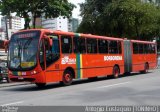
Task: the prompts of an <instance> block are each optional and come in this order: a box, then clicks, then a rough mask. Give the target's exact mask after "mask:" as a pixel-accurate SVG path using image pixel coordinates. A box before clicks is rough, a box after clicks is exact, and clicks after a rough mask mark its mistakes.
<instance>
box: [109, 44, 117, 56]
mask: <svg viewBox="0 0 160 112" xmlns="http://www.w3.org/2000/svg"><path fill="white" fill-rule="evenodd" d="M109 53H110V54H118V44H117V41H109Z"/></svg>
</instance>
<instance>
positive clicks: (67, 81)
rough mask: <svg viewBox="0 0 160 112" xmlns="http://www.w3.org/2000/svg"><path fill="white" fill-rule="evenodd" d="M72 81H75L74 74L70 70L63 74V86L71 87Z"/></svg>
mask: <svg viewBox="0 0 160 112" xmlns="http://www.w3.org/2000/svg"><path fill="white" fill-rule="evenodd" d="M72 81H73V74H72V72H71V71H69V70H66V71H65V72H64V73H63V85H65V86H69V85H71V83H72Z"/></svg>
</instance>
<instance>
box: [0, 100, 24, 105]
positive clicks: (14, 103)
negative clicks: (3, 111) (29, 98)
mask: <svg viewBox="0 0 160 112" xmlns="http://www.w3.org/2000/svg"><path fill="white" fill-rule="evenodd" d="M20 103H23V101H19V102H13V103H8V104H3V105H1V106H9V105H15V104H20Z"/></svg>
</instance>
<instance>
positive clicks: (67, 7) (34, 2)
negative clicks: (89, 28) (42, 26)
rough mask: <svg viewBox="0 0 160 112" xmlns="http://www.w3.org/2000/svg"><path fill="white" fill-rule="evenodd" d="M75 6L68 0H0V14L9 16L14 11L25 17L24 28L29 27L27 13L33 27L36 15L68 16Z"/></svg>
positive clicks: (48, 16)
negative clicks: (30, 16) (30, 17)
mask: <svg viewBox="0 0 160 112" xmlns="http://www.w3.org/2000/svg"><path fill="white" fill-rule="evenodd" d="M74 7H75V6H74V5H73V4H71V3H69V2H68V0H1V1H0V10H1V12H2V15H8V16H10V13H14V12H16V14H17V16H19V17H23V18H25V25H26V26H25V28H28V27H29V22H30V19H29V15H30V14H32V17H33V18H32V19H33V28H35V21H36V18H37V17H41V16H42V15H43V16H45V17H46V18H55V17H58V16H64V17H70V16H71V15H72V10H73V8H74Z"/></svg>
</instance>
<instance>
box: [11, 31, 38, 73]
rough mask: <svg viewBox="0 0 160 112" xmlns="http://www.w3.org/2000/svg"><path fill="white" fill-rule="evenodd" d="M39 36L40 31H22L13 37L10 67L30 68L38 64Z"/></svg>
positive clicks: (17, 68)
mask: <svg viewBox="0 0 160 112" xmlns="http://www.w3.org/2000/svg"><path fill="white" fill-rule="evenodd" d="M39 37H40V32H39V31H27V32H20V33H16V34H14V35H13V36H12V37H11V40H10V43H9V53H8V67H9V69H16V70H24V69H30V68H33V67H34V66H35V65H36V64H37V61H36V60H37V59H36V57H37V56H36V55H37V51H38V41H39Z"/></svg>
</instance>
